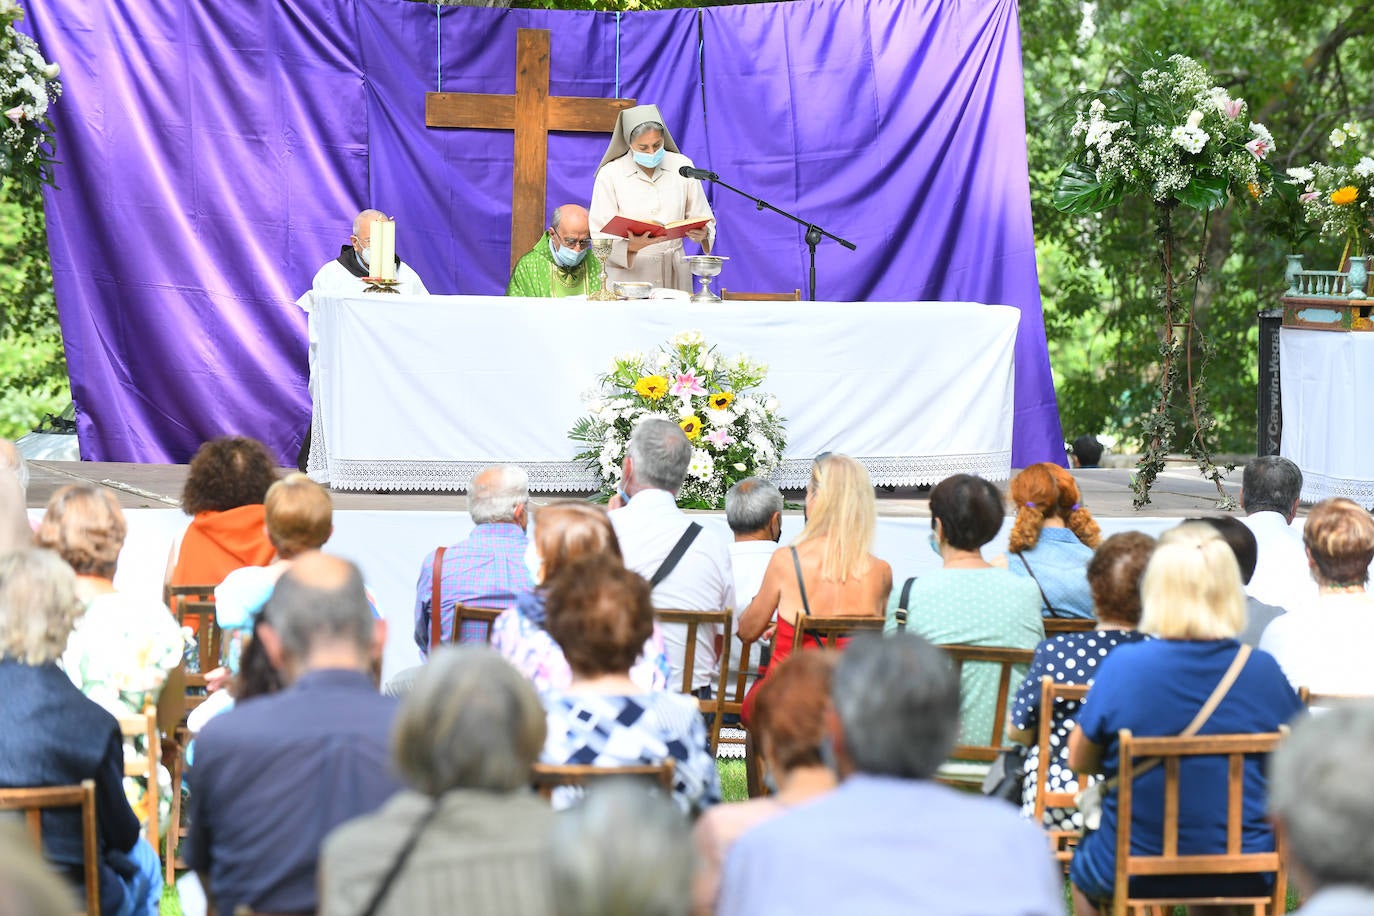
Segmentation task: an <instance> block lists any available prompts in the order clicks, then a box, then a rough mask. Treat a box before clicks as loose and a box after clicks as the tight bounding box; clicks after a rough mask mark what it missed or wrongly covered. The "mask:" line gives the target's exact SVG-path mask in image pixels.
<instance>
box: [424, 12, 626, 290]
mask: <svg viewBox="0 0 1374 916" xmlns="http://www.w3.org/2000/svg"><path fill="white" fill-rule="evenodd" d="M634 104H635V100H634V99H589V98H576V97H573V96H550V95H549V32H548V30H547V29H521V30H520V32H519V36H518V38H517V51H516V59H515V95H488V94H482V93H472V92H427V93H425V126H426V127H469V128H480V129H485V130H513V131H515V187H514V192H513V194H512V196H511V217H510V263H511V268H512V269H514V267H515V262H516V261H518V260H520V256H521V255H523V254H524V253H525V252H526V251H528V250H529V249H530V248H531V247H533V246H534V243H535V241H536V240H537V239H538V237H539V235H540V234H541V233H542V232H543V231H544V203H545V189H546V182H547V178H548V164H549V131H551V130H569V131H584V132H590V133H610V132H611V130H612V129H613V127H614V125H615V119H616V116H617V115H618V114H619V113H620V112H621V111H623V110H624V109H626V108H633V107H634ZM587 179H588V185H589V186H590V183H591V176H590V175H589V176H587Z"/></svg>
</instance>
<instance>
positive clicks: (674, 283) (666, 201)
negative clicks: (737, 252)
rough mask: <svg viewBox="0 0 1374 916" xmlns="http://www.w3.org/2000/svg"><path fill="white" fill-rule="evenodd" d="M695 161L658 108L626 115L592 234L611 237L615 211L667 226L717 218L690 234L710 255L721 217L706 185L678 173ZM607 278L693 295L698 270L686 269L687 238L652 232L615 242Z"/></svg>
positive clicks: (600, 187) (599, 179)
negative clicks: (653, 236)
mask: <svg viewBox="0 0 1374 916" xmlns="http://www.w3.org/2000/svg"><path fill="white" fill-rule="evenodd" d="M691 164H692V160H690V159H688V158H687V157H686V156H684V155H682V153H680V152H679V151H678V148H677V144H676V143H674V142H673V135H672V134H670V133H668V128H667V127H665V126H664V125H663V116H662V115H660V114H659V111H658V106H657V105H637V106H635V107H634V108H627V109H626V110H624V111H622V112H621V113H620V116H619V118H618V119H617V120H616V126H615V133H614V134H612V136H611V144H610V146H609V147H607V149H606V155H604V156H602V157H601V165H600V166H599V167H598V168H597V172H596V184H595V186H594V187H593V189H592V206H591V210H590V214H589V215H590V224H591V230H592V234H593V235H600V236H601V237H603V238H604V237H605V235H604V234H603V233H602V232H601V229H602V227H603V226H605V225H606V224H607V223H608V222H610V221H611V219H612V218H613V217H614V216H615V215H616V214H620V215H623V216H628V217H632V218H636V219H651V220H655V221H657V222H660V223H668V222H672V221H673V220H679V219H703V218H705V219H710V220H711V222H710V223H708V224H707V225H706V227H705V228H703V229H696V230H693V231H692V232H689V233H688V234H687V235H688V238H690V239H691V240H692V241H693V242H695V243H697V244H698V245H700V246H701V248H702V250H703V251H705V252H706V253H708V254H709V253H710V251H711V246H712V245H713V244H714V243H715V238H716V224H715V214H713V213H712V212H711V205H710V204H709V203H708V202H707V200H706V194H705V192H704V191H703V190H702V187H701V182H700V181H698V180H697V179H695V178H683V177H682V176H681V175H680V174H678V169H680V168H681V167H682V166H684V165H688V166H690V165H691ZM606 275H607V279H608V280H609V282H610V283H614V282H615V281H617V280H647V281H649V282H650V283H652V284H654V285H655V286H660V287H667V288H671V289H680V290H685V291H687V292H691V291H692V272H691V271H690V270H688V269H687V260H686V256H685V255H684V254H683V249H682V240H681V239H671V240H663V239H651V238H649V237H648V236H647V235H646V236H631V237H630V238H629V239H616V242H615V246H614V247H613V248H612V249H611V256H610V258H609V259H608V260H607V262H606Z"/></svg>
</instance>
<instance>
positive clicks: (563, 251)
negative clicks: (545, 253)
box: [549, 236, 587, 267]
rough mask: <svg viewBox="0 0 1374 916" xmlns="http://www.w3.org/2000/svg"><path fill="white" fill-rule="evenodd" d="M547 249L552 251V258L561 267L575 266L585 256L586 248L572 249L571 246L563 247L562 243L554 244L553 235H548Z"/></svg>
mask: <svg viewBox="0 0 1374 916" xmlns="http://www.w3.org/2000/svg"><path fill="white" fill-rule="evenodd" d="M549 251H551V252H553V259H554V260H555V261H557V262H558V264H559V266H561V267H576V266H577V265H578V264H581V263H582V261H583V259H584V258H586V257H587V249H585V248H583V249H582V250H581V251H574V250H573V249H571V248H564V247H563V246H562V245H555V244H554V241H553V236H549Z"/></svg>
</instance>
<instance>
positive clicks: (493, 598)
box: [415, 464, 532, 657]
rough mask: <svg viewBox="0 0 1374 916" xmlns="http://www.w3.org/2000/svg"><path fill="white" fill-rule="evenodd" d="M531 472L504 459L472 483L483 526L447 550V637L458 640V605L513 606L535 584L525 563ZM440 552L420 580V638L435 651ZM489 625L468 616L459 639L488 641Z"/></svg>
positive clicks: (476, 517) (473, 507) (442, 599)
mask: <svg viewBox="0 0 1374 916" xmlns="http://www.w3.org/2000/svg"><path fill="white" fill-rule="evenodd" d="M529 500H530V493H529V475H527V474H526V473H525V471H524V469H523V468H520V467H517V466H515V465H509V464H503V465H493V466H492V467H489V468H483V469H482V471H480V472H479V473H478V474H477V476H476V477H474V478H473V479H472V485H471V486H470V487H469V488H468V514H469V515H471V516H472V521H473V523H474V524H475V525H476V526H477V527H476V528H474V529H473V531H472V533H471V534H469V535H468V536H467V539H466V540H464V541H463V542H461V543H459V544H454V545H453V546H452V547H448V548H446V549H445V551H444V559H443V569H442V571H441V573H440V580H439V615H440V618H439V619H440V621H441V626H442V627H443V631H442V636H443V641H444V642H452V641H453V606H454V605H455V604H467V605H472V606H474V607H487V608H507V607H510V606H511V605H513V604H515V599H516V597H517V596H518V595H520V594H522V593H524V592H527V591H529V590H530V588H531V587H532V585H531V583H530V577H529V572H528V571H527V570H526V568H525V544H526V540H525V523H526V520H527V515H526V512H527V510H528V507H529ZM434 554H435V551H433V550H431V551H430V552H429V555H428V556H426V557H425V562H424V563H423V564H422V565H421V566H420V579H419V581H418V582H417V583H416V584H415V644H416V645H417V646H419V647H420V653H421V654H422V655H424V656H426V657H428V655H429V631H430V604H431V603H432V602H433V600H434ZM486 638H487V625H486V624H485V623H483V622H481V621H465V622H464V623H463V627H462V630H461V632H459V634H458V641H459V642H478V643H480V642H485V641H486Z"/></svg>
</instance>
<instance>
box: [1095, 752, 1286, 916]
mask: <svg viewBox="0 0 1374 916" xmlns="http://www.w3.org/2000/svg"><path fill="white" fill-rule="evenodd" d="M1287 732H1288V730H1287V729H1286V728H1284V729H1282V730H1280V731H1277V732H1269V733H1266V734H1258V735H1197V736H1194V737H1191V738H1181V737H1178V736H1172V737H1167V738H1137V737H1135V736H1134V735H1132V734H1131V731H1130V729H1127V728H1123V729H1122V730H1121V731H1120V732H1119V733H1118V736H1119V750H1118V755H1119V758H1120V761H1121V770H1120V782H1119V783H1118V784H1117V788H1116V791H1117V793H1118V803H1117V812H1118V816H1117V829H1116V878H1115V882H1114V885H1113V895H1112V901H1111V912H1112V916H1125V914H1126V913H1129V912H1141V911H1146V912H1149V911H1156V912H1163V913H1172V912H1173V911H1174V910H1173V908H1174V907H1175V906H1220V905H1229V906H1233V907H1249V908H1250V909H1251V911H1252V912H1253V913H1254V914H1255V916H1262V914H1264V913H1271V914H1281V913H1283V912H1284V910H1285V908H1286V906H1287V902H1288V876H1287V874H1286V873H1285V872H1284V869H1283V857H1284V848H1283V846H1284V843H1283V837H1282V835H1281V833H1280V834H1276V835H1275V837H1274V841H1275V849H1274V851H1273V852H1242V851H1241V840H1242V834H1243V833H1244V814H1243V812H1244V799H1243V793H1244V791H1245V758H1246V757H1247V756H1249V755H1254V754H1269V753H1270V752H1272V751H1273V750H1274V748H1276V747H1278V745H1279V742H1280V741H1282V740H1283V739H1284V738H1285V737H1286V736H1287ZM1187 757H1225V758H1226V762H1227V778H1226V787H1227V791H1226V811H1227V817H1226V851H1225V852H1224V853H1214V854H1207V855H1193V854H1189V855H1183V854H1180V853H1179V851H1178V818H1179V774H1180V763H1181V761H1182V760H1183V759H1184V758H1187ZM1153 758H1159V759H1160V760H1162V761H1163V762H1162V764H1161V767H1162V769H1163V770H1164V812H1163V823H1162V827H1163V852H1162V854H1161V855H1153V856H1147V855H1133V854H1132V853H1131V823H1132V816H1133V811H1132V804H1133V803H1134V798H1135V796H1134V790H1135V785H1134V780H1135V773H1136V770H1137V769H1138V768H1140V767H1141V765H1142V764H1144V763H1146V762H1147V761H1148V760H1150V759H1153ZM1251 872H1274V887H1273V891H1272V893H1271V894H1270V895H1269V896H1267V897H1203V898H1170V899H1158V898H1132V897H1131V896H1130V879H1131V877H1132V876H1135V875H1227V874H1248V873H1251ZM1160 908H1162V909H1160Z"/></svg>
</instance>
